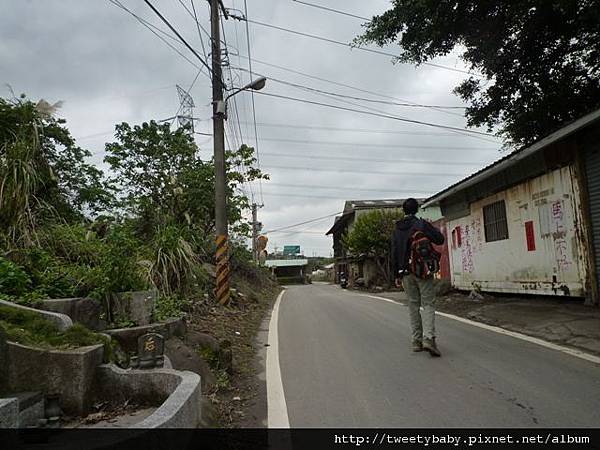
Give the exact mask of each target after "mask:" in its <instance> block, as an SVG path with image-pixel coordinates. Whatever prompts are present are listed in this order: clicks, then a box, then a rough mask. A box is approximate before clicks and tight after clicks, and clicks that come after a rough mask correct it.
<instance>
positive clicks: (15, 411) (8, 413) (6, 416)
mask: <svg viewBox="0 0 600 450" xmlns="http://www.w3.org/2000/svg"><path fill="white" fill-rule="evenodd" d="M18 427H19V400H17V399H16V398H0V428H18Z"/></svg>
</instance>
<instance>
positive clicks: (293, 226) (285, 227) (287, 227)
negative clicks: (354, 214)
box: [263, 211, 344, 234]
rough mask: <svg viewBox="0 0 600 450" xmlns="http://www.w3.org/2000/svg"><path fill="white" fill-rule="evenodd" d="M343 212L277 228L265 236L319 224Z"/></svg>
mask: <svg viewBox="0 0 600 450" xmlns="http://www.w3.org/2000/svg"><path fill="white" fill-rule="evenodd" d="M343 212H344V211H340V212H336V213H333V214H327V215H326V216H321V217H317V218H315V219H309V220H305V221H304V222H299V223H295V224H293V225H287V226H284V227H279V228H275V229H274V230H269V231H265V232H264V233H263V234H267V233H274V232H275V231H281V230H287V229H289V228H296V227H299V226H300V225H306V224H308V223H313V222H319V221H321V220H324V219H329V218H330V217H334V216H337V215H340V214H342V213H343Z"/></svg>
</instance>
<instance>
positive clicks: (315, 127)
mask: <svg viewBox="0 0 600 450" xmlns="http://www.w3.org/2000/svg"><path fill="white" fill-rule="evenodd" d="M257 125H258V126H261V127H267V128H293V129H300V130H324V131H344V132H351V133H373V134H378V133H379V134H403V135H415V136H453V137H459V136H464V135H461V134H456V133H435V132H431V131H405V130H377V129H370V128H342V127H326V126H320V125H296V124H285V123H266V122H257Z"/></svg>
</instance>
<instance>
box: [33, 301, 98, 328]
mask: <svg viewBox="0 0 600 450" xmlns="http://www.w3.org/2000/svg"><path fill="white" fill-rule="evenodd" d="M40 309H43V310H45V311H52V312H57V313H61V314H65V315H67V316H69V317H70V318H71V320H73V322H76V323H80V324H82V325H85V326H86V327H87V328H89V329H91V330H96V331H98V330H102V329H104V328H105V326H106V324H105V323H104V321H102V320H101V319H100V315H101V314H102V312H103V307H102V304H101V303H100V302H99V301H97V300H94V299H92V298H86V297H79V298H56V299H50V300H42V301H41V304H40Z"/></svg>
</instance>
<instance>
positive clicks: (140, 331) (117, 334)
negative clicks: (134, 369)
mask: <svg viewBox="0 0 600 450" xmlns="http://www.w3.org/2000/svg"><path fill="white" fill-rule="evenodd" d="M185 330H186V325H185V321H184V319H183V318H180V319H169V320H166V321H165V322H157V323H151V324H149V325H143V326H138V327H131V328H115V329H113V330H105V331H104V333H106V334H108V335H109V336H111V337H113V338H115V339H116V340H117V342H118V343H119V345H120V346H121V347H122V348H123V350H125V351H126V352H128V353H129V352H134V353H135V352H137V340H138V338H139V337H140V336H142V335H144V334H146V333H158V334H161V335H162V336H163V337H164V338H165V339H170V338H171V337H173V336H181V335H182V334H183V335H185Z"/></svg>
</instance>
